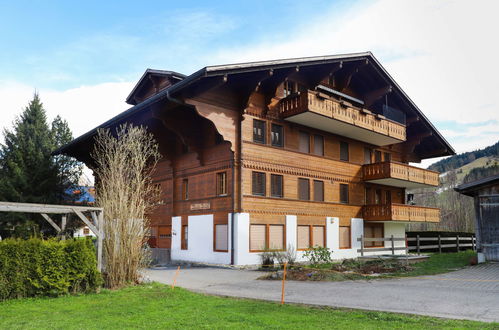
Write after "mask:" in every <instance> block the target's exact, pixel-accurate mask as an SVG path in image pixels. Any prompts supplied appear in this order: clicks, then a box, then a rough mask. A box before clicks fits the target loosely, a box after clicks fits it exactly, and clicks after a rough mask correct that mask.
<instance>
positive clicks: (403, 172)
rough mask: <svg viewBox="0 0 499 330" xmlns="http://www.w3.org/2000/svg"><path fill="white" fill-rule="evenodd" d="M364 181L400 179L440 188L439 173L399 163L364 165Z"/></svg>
mask: <svg viewBox="0 0 499 330" xmlns="http://www.w3.org/2000/svg"><path fill="white" fill-rule="evenodd" d="M362 175H363V179H364V181H370V180H379V179H398V180H403V181H408V182H415V183H420V184H425V185H429V186H438V183H439V180H438V172H434V171H430V170H425V169H422V168H419V167H415V166H410V165H407V164H403V163H398V162H393V161H390V162H380V163H373V164H365V165H362Z"/></svg>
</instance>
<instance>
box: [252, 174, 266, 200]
mask: <svg viewBox="0 0 499 330" xmlns="http://www.w3.org/2000/svg"><path fill="white" fill-rule="evenodd" d="M252 189H253V195H257V196H265V173H262V172H253V187H252Z"/></svg>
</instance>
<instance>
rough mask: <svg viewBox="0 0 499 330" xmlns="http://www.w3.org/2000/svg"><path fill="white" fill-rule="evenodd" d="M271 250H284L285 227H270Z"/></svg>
mask: <svg viewBox="0 0 499 330" xmlns="http://www.w3.org/2000/svg"><path fill="white" fill-rule="evenodd" d="M268 241H269V246H268V247H269V249H271V250H284V226H283V225H269V239H268Z"/></svg>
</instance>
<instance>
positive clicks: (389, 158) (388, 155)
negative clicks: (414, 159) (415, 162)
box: [383, 152, 392, 162]
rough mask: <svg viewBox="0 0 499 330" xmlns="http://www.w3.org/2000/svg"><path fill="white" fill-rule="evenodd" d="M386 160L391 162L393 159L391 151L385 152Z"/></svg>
mask: <svg viewBox="0 0 499 330" xmlns="http://www.w3.org/2000/svg"><path fill="white" fill-rule="evenodd" d="M383 155H384V157H385V162H389V161H391V160H392V155H391V154H390V153H389V152H385V153H384V154H383Z"/></svg>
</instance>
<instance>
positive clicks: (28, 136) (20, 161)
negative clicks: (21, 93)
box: [0, 93, 81, 236]
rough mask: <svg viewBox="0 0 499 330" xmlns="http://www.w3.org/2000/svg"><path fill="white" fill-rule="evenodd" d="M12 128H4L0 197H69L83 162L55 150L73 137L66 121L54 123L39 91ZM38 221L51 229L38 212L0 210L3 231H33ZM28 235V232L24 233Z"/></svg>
mask: <svg viewBox="0 0 499 330" xmlns="http://www.w3.org/2000/svg"><path fill="white" fill-rule="evenodd" d="M13 126H14V127H13V129H12V130H7V129H5V130H4V144H0V201H9V202H21V203H46V204H56V203H61V202H64V201H67V200H68V197H69V195H68V189H70V188H71V187H73V186H75V185H76V184H77V183H78V178H79V176H80V174H81V165H79V164H78V162H77V161H75V160H73V159H71V158H69V157H67V156H52V152H53V151H54V150H55V149H57V148H58V147H60V146H61V145H63V144H65V143H68V142H69V141H71V140H72V135H71V131H70V129H69V127H68V125H67V123H66V122H65V121H64V120H62V119H61V118H60V117H56V118H55V119H54V121H53V122H52V125H51V127H49V125H48V124H47V116H46V113H45V110H44V108H43V104H42V102H41V101H40V98H39V96H38V94H36V93H35V95H34V96H33V99H32V100H31V101H30V102H29V104H28V106H27V107H26V108H25V109H24V111H23V112H22V113H21V115H20V116H19V117H18V118H17V119H16V120H15V121H14V125H13ZM33 223H36V224H38V225H39V227H40V228H43V229H49V230H50V227H49V226H47V224H46V223H45V221H44V220H42V218H41V217H40V216H39V215H35V214H33V215H28V214H20V213H11V214H10V213H9V214H5V213H4V214H0V235H2V234H3V235H2V236H7V235H9V231H10V230H11V229H12V228H18V229H20V231H22V232H26V231H27V228H29V232H30V234H32V233H33V230H34V229H33V226H32V225H31V224H33ZM21 236H25V235H21Z"/></svg>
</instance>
